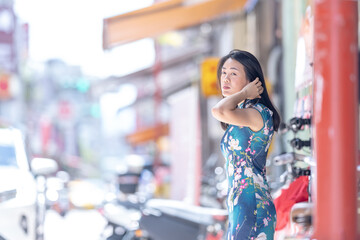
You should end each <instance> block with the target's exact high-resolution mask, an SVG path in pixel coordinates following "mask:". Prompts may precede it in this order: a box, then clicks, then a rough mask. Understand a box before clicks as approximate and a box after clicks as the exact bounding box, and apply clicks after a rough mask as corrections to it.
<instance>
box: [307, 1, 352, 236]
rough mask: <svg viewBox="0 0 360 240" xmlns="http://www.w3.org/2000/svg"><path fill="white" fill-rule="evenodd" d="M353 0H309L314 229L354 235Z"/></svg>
mask: <svg viewBox="0 0 360 240" xmlns="http://www.w3.org/2000/svg"><path fill="white" fill-rule="evenodd" d="M357 4H358V3H357V1H348V0H327V1H314V9H315V13H314V27H315V29H314V112H313V115H314V117H313V121H314V122H313V124H314V132H313V133H314V157H315V159H316V161H317V169H316V170H317V171H316V180H315V182H316V186H315V196H314V197H315V199H314V201H315V216H314V220H315V234H314V237H315V238H316V239H319V240H328V239H331V240H354V239H357V237H356V235H357V229H356V228H357V188H356V166H357V159H358V69H357V68H358V67H357V66H358V65H357V61H358V57H357V54H358V36H357V33H358V32H357V31H358V26H357V21H358V19H357V14H358V7H357Z"/></svg>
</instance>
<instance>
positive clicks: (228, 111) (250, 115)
mask: <svg viewBox="0 0 360 240" xmlns="http://www.w3.org/2000/svg"><path fill="white" fill-rule="evenodd" d="M217 75H218V80H219V84H220V87H221V91H222V95H223V97H224V98H223V99H222V100H221V101H219V102H218V103H217V104H216V105H215V106H214V107H213V108H212V114H213V116H214V117H215V118H216V119H217V120H219V121H220V122H221V125H222V127H223V129H224V130H225V133H224V136H223V138H222V140H221V151H222V153H223V155H224V157H225V160H226V164H225V166H226V174H227V178H228V196H227V206H228V211H229V226H228V232H227V240H245V239H246V240H248V239H253V240H255V239H257V240H265V239H267V240H272V239H273V238H274V232H275V226H276V211H275V206H274V204H273V201H272V198H271V195H270V192H269V186H268V183H267V180H266V167H265V165H266V157H267V152H268V149H269V146H270V143H271V138H272V136H273V134H274V131H277V129H278V127H279V124H280V116H279V114H278V112H277V111H276V109H275V108H274V106H273V104H272V103H271V101H270V98H269V95H268V93H267V90H266V86H265V80H264V75H263V72H262V69H261V66H260V63H259V61H258V60H257V59H256V58H255V57H254V56H253V55H252V54H251V53H249V52H246V51H241V50H232V51H231V52H230V53H229V54H228V55H226V56H224V57H222V58H221V59H220V61H219V65H218V71H217Z"/></svg>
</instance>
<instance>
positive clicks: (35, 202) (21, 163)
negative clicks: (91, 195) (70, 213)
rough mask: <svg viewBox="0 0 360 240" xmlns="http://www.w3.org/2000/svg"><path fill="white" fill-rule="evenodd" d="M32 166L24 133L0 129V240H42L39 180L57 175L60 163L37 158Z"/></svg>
mask: <svg viewBox="0 0 360 240" xmlns="http://www.w3.org/2000/svg"><path fill="white" fill-rule="evenodd" d="M31 166H32V167H30V164H29V161H28V158H27V154H26V149H25V145H24V139H23V135H22V133H21V131H20V130H19V129H15V128H0V240H3V239H5V240H23V239H24V240H28V239H32V240H34V239H35V240H40V239H43V219H44V217H43V216H40V214H41V215H43V214H45V212H44V210H42V207H41V204H42V200H41V199H42V198H43V196H41V193H40V194H39V191H38V190H39V185H38V181H37V177H38V176H39V177H41V176H42V175H46V174H50V173H53V172H55V171H56V170H57V164H56V162H55V161H54V160H52V159H42V158H38V159H33V160H32V162H31Z"/></svg>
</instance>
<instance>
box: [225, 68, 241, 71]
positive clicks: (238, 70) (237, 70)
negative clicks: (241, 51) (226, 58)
mask: <svg viewBox="0 0 360 240" xmlns="http://www.w3.org/2000/svg"><path fill="white" fill-rule="evenodd" d="M222 69H226V67H222ZM230 69H233V70H236V71H239V69H237V68H236V67H231V68H230Z"/></svg>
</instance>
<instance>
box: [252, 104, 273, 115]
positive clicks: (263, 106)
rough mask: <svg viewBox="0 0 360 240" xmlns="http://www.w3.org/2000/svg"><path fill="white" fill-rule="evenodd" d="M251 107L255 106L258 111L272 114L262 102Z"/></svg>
mask: <svg viewBox="0 0 360 240" xmlns="http://www.w3.org/2000/svg"><path fill="white" fill-rule="evenodd" d="M251 107H252V108H255V109H256V110H258V111H259V112H260V113H268V114H270V116H272V115H273V112H272V111H271V110H270V108H268V107H267V106H265V105H264V104H262V103H260V102H257V103H255V104H253V105H252V106H251Z"/></svg>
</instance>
